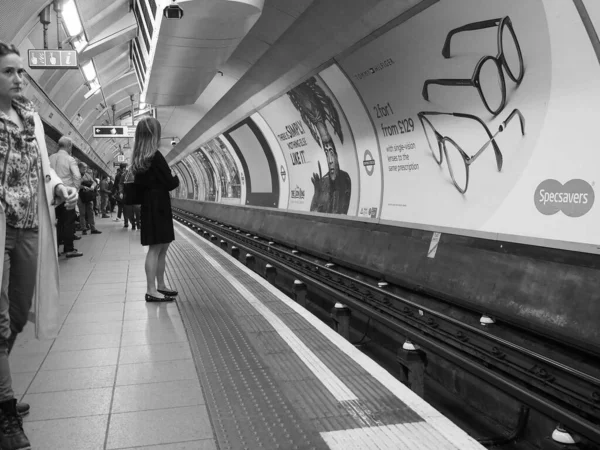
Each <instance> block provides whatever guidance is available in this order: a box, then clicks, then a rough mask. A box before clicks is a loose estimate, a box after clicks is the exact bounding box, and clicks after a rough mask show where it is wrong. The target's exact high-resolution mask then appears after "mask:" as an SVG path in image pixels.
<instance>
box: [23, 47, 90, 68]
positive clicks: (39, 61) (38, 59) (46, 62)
mask: <svg viewBox="0 0 600 450" xmlns="http://www.w3.org/2000/svg"><path fill="white" fill-rule="evenodd" d="M28 59H29V68H30V69H77V68H79V65H78V61H77V52H76V51H75V50H43V49H42V50H37V49H30V50H29V51H28Z"/></svg>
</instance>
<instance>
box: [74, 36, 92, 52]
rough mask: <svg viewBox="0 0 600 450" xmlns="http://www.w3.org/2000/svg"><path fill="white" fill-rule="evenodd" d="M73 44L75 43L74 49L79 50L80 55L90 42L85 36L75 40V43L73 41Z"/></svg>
mask: <svg viewBox="0 0 600 450" xmlns="http://www.w3.org/2000/svg"><path fill="white" fill-rule="evenodd" d="M71 42H72V43H73V47H75V50H77V53H80V52H81V50H83V49H84V48H86V47H87V45H88V42H87V41H86V40H85V38H84V37H83V35H81V36H78V37H77V38H75V39H73V41H71Z"/></svg>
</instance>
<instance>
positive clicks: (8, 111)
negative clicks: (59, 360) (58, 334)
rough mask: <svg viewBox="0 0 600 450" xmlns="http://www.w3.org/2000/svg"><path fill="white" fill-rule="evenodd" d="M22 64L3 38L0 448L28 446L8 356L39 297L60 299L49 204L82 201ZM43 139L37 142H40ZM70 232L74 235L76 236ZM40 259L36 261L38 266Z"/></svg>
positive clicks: (0, 88)
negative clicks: (56, 157) (59, 169)
mask: <svg viewBox="0 0 600 450" xmlns="http://www.w3.org/2000/svg"><path fill="white" fill-rule="evenodd" d="M24 72H25V69H24V68H23V62H22V61H21V58H20V56H19V51H18V50H17V48H16V47H15V46H14V45H7V44H4V43H3V42H0V168H1V169H0V170H1V172H0V174H1V177H0V178H1V179H2V185H1V186H2V187H1V189H0V242H3V245H4V259H3V262H2V263H1V264H3V266H2V291H1V294H0V434H1V437H0V447H1V448H2V449H4V450H21V449H29V448H31V445H30V443H29V440H28V439H27V436H25V433H24V432H23V422H22V420H21V417H20V416H21V415H23V414H26V413H27V412H28V410H29V405H26V404H17V400H16V399H15V395H14V392H13V389H12V378H11V374H10V365H9V358H8V354H9V353H10V351H11V349H12V347H13V345H14V342H15V339H16V337H17V334H18V333H20V332H21V331H22V330H23V327H24V326H25V324H26V323H27V318H28V314H29V310H30V308H31V303H32V300H33V295H34V288H35V287H36V286H35V285H36V283H35V282H32V281H33V280H39V281H40V282H43V285H40V286H37V287H38V289H36V295H44V297H45V298H46V299H49V298H51V297H54V299H55V300H56V301H58V299H57V297H58V295H59V294H58V286H59V284H58V260H57V258H56V241H55V232H54V208H53V207H52V206H51V203H52V204H54V203H56V204H58V203H62V202H65V207H66V209H69V210H71V211H72V210H73V208H75V205H76V204H77V190H76V189H74V188H72V187H67V186H65V185H64V184H62V182H61V180H60V179H59V178H58V176H57V175H56V173H55V172H54V170H52V169H51V168H50V162H49V160H48V153H47V150H46V145H45V142H44V127H43V124H42V121H41V120H40V117H39V116H38V114H37V113H36V112H35V110H34V107H33V104H32V103H31V102H30V101H29V100H27V99H26V98H25V97H23V96H22V91H23V73H24ZM38 138H39V139H38ZM71 235H72V233H71ZM38 263H39V264H38Z"/></svg>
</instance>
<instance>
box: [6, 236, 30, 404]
mask: <svg viewBox="0 0 600 450" xmlns="http://www.w3.org/2000/svg"><path fill="white" fill-rule="evenodd" d="M37 258H38V231H37V230H24V229H18V228H12V227H10V226H7V227H6V244H5V247H4V272H3V273H2V291H1V292H0V402H2V401H4V400H9V399H11V398H13V396H14V394H13V390H12V379H11V377H10V366H9V364H8V354H9V353H10V350H11V349H12V344H13V343H14V339H15V338H16V336H17V334H18V333H20V332H21V331H23V328H24V327H25V325H26V324H27V318H28V316H29V310H30V309H31V303H32V301H33V290H34V287H35V283H32V280H34V279H35V274H36V271H37Z"/></svg>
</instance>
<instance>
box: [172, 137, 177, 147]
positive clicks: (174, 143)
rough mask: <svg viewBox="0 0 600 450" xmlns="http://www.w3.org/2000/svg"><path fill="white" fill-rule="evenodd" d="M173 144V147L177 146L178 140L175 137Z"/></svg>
mask: <svg viewBox="0 0 600 450" xmlns="http://www.w3.org/2000/svg"><path fill="white" fill-rule="evenodd" d="M171 145H172V146H173V147H175V146H176V145H177V141H176V140H175V139H173V140H172V141H171Z"/></svg>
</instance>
